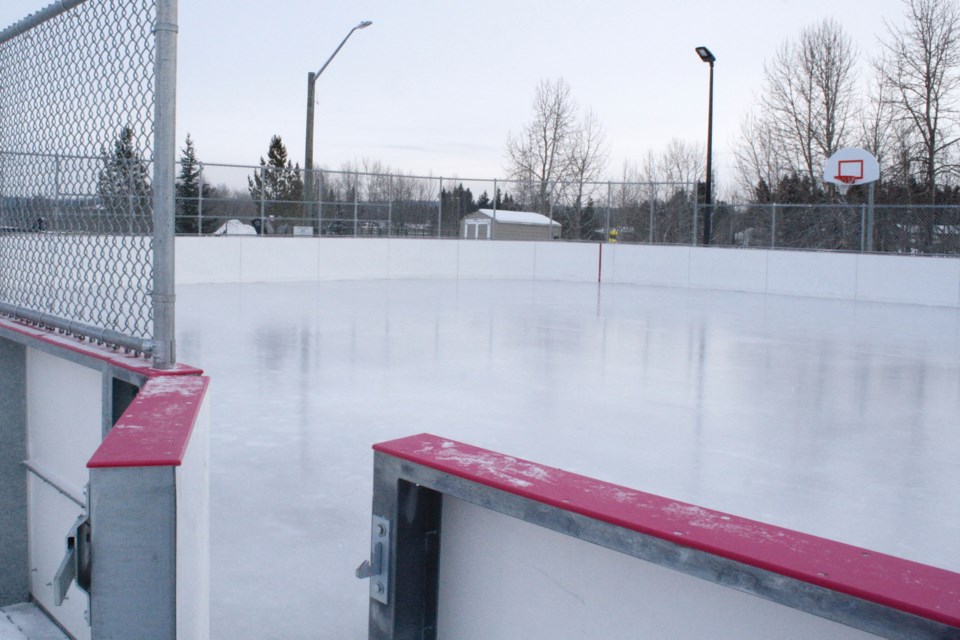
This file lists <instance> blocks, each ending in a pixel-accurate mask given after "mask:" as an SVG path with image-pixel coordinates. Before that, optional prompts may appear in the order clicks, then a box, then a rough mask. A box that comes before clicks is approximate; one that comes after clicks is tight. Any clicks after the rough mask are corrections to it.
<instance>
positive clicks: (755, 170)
mask: <svg viewBox="0 0 960 640" xmlns="http://www.w3.org/2000/svg"><path fill="white" fill-rule="evenodd" d="M733 154H734V166H735V167H736V172H737V187H738V189H739V190H740V195H741V197H744V198H746V199H748V200H750V199H753V198H754V197H755V196H756V195H757V194H756V191H757V189H758V188H761V185H766V186H767V188H768V189H770V190H773V189H775V188H776V186H777V182H779V180H780V178H781V177H782V176H783V175H785V174H786V173H788V172H789V171H790V169H791V167H790V163H789V161H788V158H787V154H786V152H785V151H784V149H783V145H782V144H781V140H780V138H779V136H778V135H777V131H776V129H775V128H774V126H773V123H772V121H771V119H769V118H765V117H763V116H759V115H757V114H755V113H750V114H747V116H746V117H744V119H743V121H742V122H741V123H740V141H739V143H738V144H737V146H736V148H735V149H734V152H733Z"/></svg>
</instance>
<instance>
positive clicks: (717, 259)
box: [689, 247, 769, 293]
mask: <svg viewBox="0 0 960 640" xmlns="http://www.w3.org/2000/svg"><path fill="white" fill-rule="evenodd" d="M768 253H769V252H767V251H744V250H742V249H726V248H720V247H713V248H707V249H704V248H698V249H692V250H691V251H690V283H689V285H690V286H691V287H696V288H700V289H719V290H729V291H749V292H751V293H763V292H764V291H766V288H767V254H768Z"/></svg>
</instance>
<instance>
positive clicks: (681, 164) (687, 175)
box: [657, 138, 707, 185]
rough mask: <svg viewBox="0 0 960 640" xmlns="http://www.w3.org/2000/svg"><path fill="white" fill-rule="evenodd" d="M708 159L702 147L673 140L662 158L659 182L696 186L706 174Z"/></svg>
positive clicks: (676, 139) (677, 139) (660, 160)
mask: <svg viewBox="0 0 960 640" xmlns="http://www.w3.org/2000/svg"><path fill="white" fill-rule="evenodd" d="M706 157H707V153H706V151H705V150H704V148H703V147H702V146H701V145H699V144H694V143H690V142H686V141H684V140H680V139H679V138H672V139H671V140H670V142H668V143H667V148H666V149H664V151H663V153H662V154H661V156H660V159H659V162H658V166H659V170H658V175H659V178H658V180H657V182H669V183H673V184H679V185H688V184H690V185H693V184H696V183H697V181H699V180H700V179H701V178H702V177H703V176H704V175H705V174H706Z"/></svg>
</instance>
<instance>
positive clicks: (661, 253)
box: [177, 237, 960, 308]
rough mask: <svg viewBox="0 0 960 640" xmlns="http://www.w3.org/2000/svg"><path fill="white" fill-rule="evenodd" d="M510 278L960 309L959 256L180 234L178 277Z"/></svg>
mask: <svg viewBox="0 0 960 640" xmlns="http://www.w3.org/2000/svg"><path fill="white" fill-rule="evenodd" d="M403 278H437V279H463V280H472V279H509V280H560V281H569V282H597V281H598V279H599V280H601V281H602V282H609V283H621V284H641V285H654V286H668V287H691V288H706V289H718V290H728V291H747V292H754V293H771V294H784V295H797V296H813V297H824V298H837V299H846V300H861V301H870V302H895V303H905V304H922V305H935V306H946V307H956V308H960V258H936V257H921V256H901V255H886V254H853V253H827V252H804V251H770V250H763V249H727V248H716V247H688V246H659V245H652V246H651V245H628V244H604V245H600V244H596V243H567V242H522V241H517V242H496V241H493V242H478V241H475V240H435V239H389V238H319V239H317V238H269V237H268V238H261V237H219V238H212V237H202V238H195V237H180V238H177V282H178V283H179V284H197V283H225V282H290V281H323V280H363V279H403Z"/></svg>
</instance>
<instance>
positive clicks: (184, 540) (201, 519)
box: [175, 399, 210, 639]
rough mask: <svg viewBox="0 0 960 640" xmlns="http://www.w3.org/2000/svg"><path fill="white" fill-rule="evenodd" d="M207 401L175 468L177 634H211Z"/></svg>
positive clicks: (195, 635)
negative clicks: (181, 459)
mask: <svg viewBox="0 0 960 640" xmlns="http://www.w3.org/2000/svg"><path fill="white" fill-rule="evenodd" d="M209 462H210V403H209V400H207V399H205V400H204V403H203V406H202V407H201V410H200V416H199V418H198V420H197V423H196V424H195V425H194V428H193V434H192V435H191V437H190V443H189V447H188V448H187V454H186V456H185V457H184V459H183V463H182V464H181V465H180V466H179V467H177V469H176V473H175V475H176V483H177V522H176V525H177V637H178V638H200V639H203V638H209V637H210V466H209Z"/></svg>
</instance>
